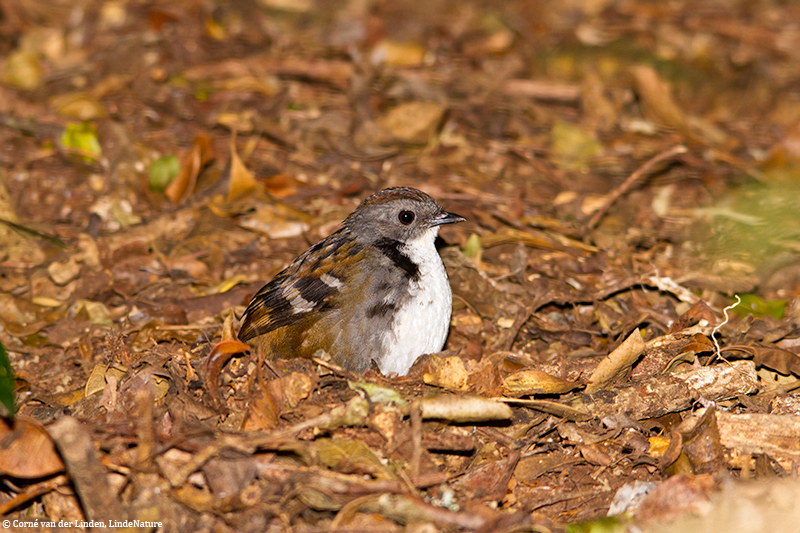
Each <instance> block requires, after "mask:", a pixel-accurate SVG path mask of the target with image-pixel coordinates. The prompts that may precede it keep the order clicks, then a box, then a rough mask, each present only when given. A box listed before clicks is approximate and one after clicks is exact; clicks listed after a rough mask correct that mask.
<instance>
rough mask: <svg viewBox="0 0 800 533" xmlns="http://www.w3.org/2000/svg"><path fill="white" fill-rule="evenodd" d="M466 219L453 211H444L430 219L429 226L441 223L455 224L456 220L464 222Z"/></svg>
mask: <svg viewBox="0 0 800 533" xmlns="http://www.w3.org/2000/svg"><path fill="white" fill-rule="evenodd" d="M466 221H467V219H466V218H464V217H462V216H461V215H456V214H455V213H448V212H447V211H445V212H444V213H442V214H441V215H439V216H438V217H437V218H434V219H433V220H432V221H431V226H432V227H433V226H441V225H442V224H455V223H456V222H466Z"/></svg>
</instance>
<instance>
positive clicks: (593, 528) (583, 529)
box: [566, 515, 630, 533]
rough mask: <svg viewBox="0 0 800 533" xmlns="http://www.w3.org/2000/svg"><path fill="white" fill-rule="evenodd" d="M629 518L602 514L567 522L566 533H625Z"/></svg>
mask: <svg viewBox="0 0 800 533" xmlns="http://www.w3.org/2000/svg"><path fill="white" fill-rule="evenodd" d="M629 523H630V520H629V519H628V518H627V517H626V516H624V515H622V516H603V517H600V518H595V519H593V520H586V521H585V522H577V523H575V524H569V525H568V526H567V527H566V531H567V533H625V531H627V530H628V524H629Z"/></svg>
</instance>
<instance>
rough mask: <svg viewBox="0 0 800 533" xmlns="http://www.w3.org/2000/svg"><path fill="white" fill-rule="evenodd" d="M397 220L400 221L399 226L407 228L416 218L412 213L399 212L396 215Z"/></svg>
mask: <svg viewBox="0 0 800 533" xmlns="http://www.w3.org/2000/svg"><path fill="white" fill-rule="evenodd" d="M397 218H399V219H400V223H401V224H405V225H406V226H408V225H409V224H411V223H412V222H414V218H416V216H415V215H414V212H413V211H407V210H403V211H400V214H399V215H397Z"/></svg>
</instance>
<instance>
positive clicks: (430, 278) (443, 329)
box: [376, 227, 453, 376]
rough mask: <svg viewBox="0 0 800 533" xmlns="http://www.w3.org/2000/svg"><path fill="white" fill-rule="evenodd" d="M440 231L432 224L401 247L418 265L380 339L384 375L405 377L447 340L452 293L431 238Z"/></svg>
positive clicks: (438, 349) (380, 362) (434, 238)
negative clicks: (414, 365)
mask: <svg viewBox="0 0 800 533" xmlns="http://www.w3.org/2000/svg"><path fill="white" fill-rule="evenodd" d="M438 232H439V228H438V227H433V228H431V229H429V230H428V231H427V232H425V233H424V234H423V235H422V236H420V237H418V238H417V239H414V240H411V241H409V242H407V243H406V244H405V245H403V247H401V248H400V250H401V251H402V253H403V254H405V255H406V256H408V258H409V259H411V261H413V262H414V264H416V265H417V267H418V268H419V274H418V276H416V278H415V279H412V280H410V282H409V288H408V294H407V295H406V296H405V297H404V298H402V297H401V299H400V302H398V303H399V305H398V307H397V309H396V311H395V315H394V318H393V320H392V325H391V330H390V331H389V332H387V333H386V335H385V336H384V339H383V348H384V350H383V354H381V355H382V357H381V358H380V359H379V360H377V361H376V362H377V363H378V368H380V370H381V372H382V373H383V374H384V375H387V374H389V373H391V372H394V373H397V374H399V375H401V376H404V375H406V374H407V373H408V369H409V368H410V367H411V365H412V364H414V361H416V360H417V358H418V357H419V356H421V355H423V354H426V353H435V352H439V351H441V349H442V347H443V346H444V343H445V340H447V329H448V327H449V325H450V313H451V310H452V305H453V296H452V293H451V291H450V281H449V280H448V278H447V271H446V270H445V268H444V263H442V258H441V257H439V252H438V251H437V250H436V246H435V245H434V241H435V240H436V235H437V233H438Z"/></svg>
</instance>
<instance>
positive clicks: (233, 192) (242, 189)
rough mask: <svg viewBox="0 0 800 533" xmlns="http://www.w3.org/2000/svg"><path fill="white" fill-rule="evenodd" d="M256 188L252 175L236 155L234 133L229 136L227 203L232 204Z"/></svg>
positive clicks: (256, 183) (256, 184)
mask: <svg viewBox="0 0 800 533" xmlns="http://www.w3.org/2000/svg"><path fill="white" fill-rule="evenodd" d="M257 187H258V182H257V181H256V179H255V177H254V176H253V173H252V172H250V171H249V170H248V169H247V167H246V166H245V165H244V163H243V162H242V160H241V158H239V154H238V153H236V131H235V130H234V132H233V133H232V134H231V175H230V180H229V182H228V202H233V201H234V200H236V199H237V198H241V197H242V196H244V195H246V194H247V193H249V192H252V191H253V190H255V189H256V188H257Z"/></svg>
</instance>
